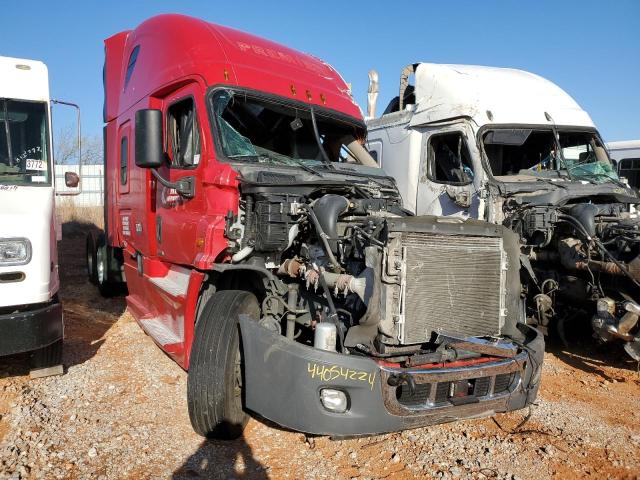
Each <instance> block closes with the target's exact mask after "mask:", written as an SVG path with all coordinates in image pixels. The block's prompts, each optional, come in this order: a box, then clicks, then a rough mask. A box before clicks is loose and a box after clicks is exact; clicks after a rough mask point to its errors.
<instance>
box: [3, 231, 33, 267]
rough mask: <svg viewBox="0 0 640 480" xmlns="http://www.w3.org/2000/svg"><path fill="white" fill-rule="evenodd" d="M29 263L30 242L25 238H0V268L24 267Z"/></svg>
mask: <svg viewBox="0 0 640 480" xmlns="http://www.w3.org/2000/svg"><path fill="white" fill-rule="evenodd" d="M30 261H31V242H30V241H29V240H27V239H26V238H0V267H10V266H16V265H26V264H27V263H29V262H30Z"/></svg>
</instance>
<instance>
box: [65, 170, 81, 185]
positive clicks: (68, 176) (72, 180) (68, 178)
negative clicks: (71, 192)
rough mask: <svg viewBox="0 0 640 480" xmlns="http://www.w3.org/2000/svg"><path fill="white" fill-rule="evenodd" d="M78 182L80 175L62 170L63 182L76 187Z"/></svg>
mask: <svg viewBox="0 0 640 480" xmlns="http://www.w3.org/2000/svg"><path fill="white" fill-rule="evenodd" d="M79 183H80V177H79V176H78V174H77V173H76V172H64V184H65V185H66V186H67V187H69V188H76V187H77V186H78V184H79Z"/></svg>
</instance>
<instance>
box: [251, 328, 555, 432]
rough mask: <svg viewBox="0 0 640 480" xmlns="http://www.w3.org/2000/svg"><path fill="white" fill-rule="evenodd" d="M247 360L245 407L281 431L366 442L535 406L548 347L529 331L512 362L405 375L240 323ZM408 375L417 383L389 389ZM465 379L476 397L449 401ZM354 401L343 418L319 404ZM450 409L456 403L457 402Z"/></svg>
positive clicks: (415, 372)
mask: <svg viewBox="0 0 640 480" xmlns="http://www.w3.org/2000/svg"><path fill="white" fill-rule="evenodd" d="M240 329H241V333H242V344H243V352H244V361H245V390H246V407H247V408H248V409H250V410H252V411H254V412H256V413H258V414H259V415H261V416H263V417H265V418H268V419H269V420H271V421H274V422H276V423H278V424H280V425H282V426H284V427H287V428H290V429H293V430H298V431H302V432H307V433H312V434H320V435H336V436H348V435H369V434H379V433H385V432H393V431H398V430H405V429H409V428H415V427H420V426H425V425H433V424H438V423H445V422H450V421H454V420H460V419H464V418H475V417H484V416H490V415H493V414H495V413H499V412H507V411H511V410H517V409H520V408H523V407H525V406H526V405H528V404H530V403H532V402H533V401H534V400H535V398H536V395H537V392H538V387H539V383H540V371H541V367H542V361H543V355H544V340H543V338H542V335H540V334H539V332H538V331H537V330H535V329H532V328H530V327H525V326H523V329H526V334H527V339H526V342H525V345H526V347H527V348H526V350H522V351H521V352H520V353H518V355H517V356H516V357H515V358H512V359H496V360H495V361H491V362H487V363H479V364H475V365H471V366H464V367H454V368H429V369H420V368H414V369H403V368H394V367H387V366H383V365H380V364H378V363H376V362H375V361H373V360H372V359H370V358H367V357H359V356H349V355H342V354H338V353H335V352H326V351H322V350H318V349H315V348H311V347H308V346H305V345H302V344H299V343H296V342H294V341H290V340H287V339H286V338H285V337H283V336H281V335H277V334H275V333H274V332H271V331H269V330H266V329H265V328H263V327H261V326H259V325H258V324H257V323H256V322H253V321H251V320H250V319H248V318H241V319H240ZM398 373H407V374H409V375H411V376H412V377H413V379H414V381H415V384H416V388H415V393H414V394H413V395H410V396H409V395H407V392H406V391H405V390H404V389H405V388H406V385H402V386H399V387H393V386H390V385H389V384H388V379H389V377H390V376H391V375H397V374H398ZM463 380H468V381H469V385H470V388H472V389H473V395H470V396H467V398H466V399H463V400H462V401H458V400H459V399H457V398H449V393H450V392H451V391H452V390H451V389H453V390H454V391H455V387H452V386H451V385H453V384H456V382H461V381H463ZM325 387H326V388H332V389H338V390H342V391H343V392H345V393H347V395H348V397H349V409H348V411H347V412H345V413H342V414H340V413H332V412H330V411H328V410H326V409H325V408H324V407H323V406H322V404H321V402H320V390H321V389H322V388H325ZM452 402H455V404H454V403H452Z"/></svg>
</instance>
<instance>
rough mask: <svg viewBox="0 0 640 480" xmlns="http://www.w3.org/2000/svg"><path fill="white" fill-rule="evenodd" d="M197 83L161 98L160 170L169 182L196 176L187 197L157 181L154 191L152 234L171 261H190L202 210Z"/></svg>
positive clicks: (160, 251) (201, 110)
mask: <svg viewBox="0 0 640 480" xmlns="http://www.w3.org/2000/svg"><path fill="white" fill-rule="evenodd" d="M199 90H200V89H199V87H198V85H197V84H193V85H189V86H187V87H184V88H181V89H180V90H178V91H177V92H174V93H173V94H172V95H171V96H170V97H168V98H167V99H165V101H164V116H165V125H166V128H165V151H166V152H167V163H166V164H165V165H164V166H163V167H161V168H160V169H159V173H160V174H161V175H162V176H163V177H164V178H167V179H170V180H171V181H172V182H176V181H177V180H179V179H180V178H181V177H185V176H192V177H194V178H195V196H194V197H193V198H187V197H184V196H182V195H180V194H179V193H178V192H176V190H175V189H172V188H168V187H165V186H163V185H161V184H160V183H159V182H158V183H157V191H156V216H155V236H156V242H157V245H158V256H159V257H160V258H162V259H163V260H165V261H168V262H170V263H174V264H182V265H191V264H193V261H194V257H195V254H196V230H197V225H198V220H199V219H200V218H201V216H202V214H203V213H204V208H205V204H204V200H203V195H202V183H201V177H200V172H201V167H202V165H201V162H200V159H201V158H202V153H203V152H202V143H203V142H201V139H202V131H201V128H202V127H201V126H202V125H206V123H204V121H203V120H204V118H205V117H204V116H203V115H204V105H201V108H199V107H198V105H197V101H196V99H197V98H199V97H202V94H201V93H200V91H199Z"/></svg>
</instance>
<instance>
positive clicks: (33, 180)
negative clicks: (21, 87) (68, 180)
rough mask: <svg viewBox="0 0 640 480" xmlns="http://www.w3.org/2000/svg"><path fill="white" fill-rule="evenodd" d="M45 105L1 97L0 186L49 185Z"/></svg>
mask: <svg viewBox="0 0 640 480" xmlns="http://www.w3.org/2000/svg"><path fill="white" fill-rule="evenodd" d="M48 137H49V134H48V125H47V104H46V103H44V102H29V101H22V100H10V99H2V98H0V185H34V186H37V185H51V165H50V161H49V158H50V155H49V142H48Z"/></svg>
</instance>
